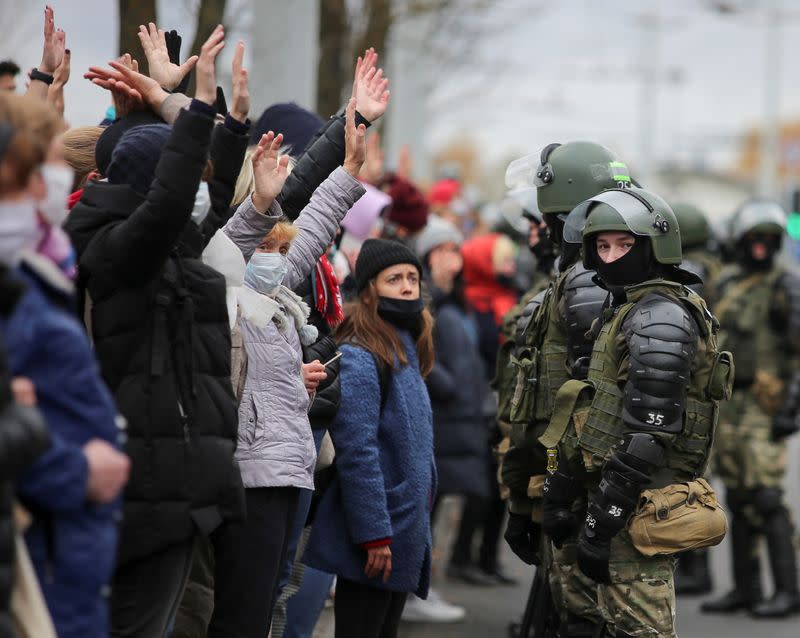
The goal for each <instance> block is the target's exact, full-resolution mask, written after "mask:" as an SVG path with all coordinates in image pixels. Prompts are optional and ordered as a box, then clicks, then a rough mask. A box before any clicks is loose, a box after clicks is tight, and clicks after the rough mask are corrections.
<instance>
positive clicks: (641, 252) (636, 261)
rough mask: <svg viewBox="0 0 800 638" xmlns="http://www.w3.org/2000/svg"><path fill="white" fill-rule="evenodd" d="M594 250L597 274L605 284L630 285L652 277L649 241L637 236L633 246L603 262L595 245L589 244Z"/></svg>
mask: <svg viewBox="0 0 800 638" xmlns="http://www.w3.org/2000/svg"><path fill="white" fill-rule="evenodd" d="M590 246H591V250H592V252H594V261H595V264H596V265H597V274H598V275H599V276H600V279H602V280H603V282H604V283H605V284H606V285H607V286H632V285H634V284H638V283H641V282H643V281H647V280H648V279H652V277H653V263H652V260H651V259H650V242H649V241H647V239H645V238H641V237H637V238H636V242H635V243H634V244H633V247H632V248H631V249H630V250H629V251H628V252H627V253H625V254H624V255H623V256H622V257H620V258H619V259H617V260H615V261H612V262H611V263H608V264H607V263H605V262H604V261H603V260H602V259H600V255H598V254H597V246H596V244H594V243H591V244H590Z"/></svg>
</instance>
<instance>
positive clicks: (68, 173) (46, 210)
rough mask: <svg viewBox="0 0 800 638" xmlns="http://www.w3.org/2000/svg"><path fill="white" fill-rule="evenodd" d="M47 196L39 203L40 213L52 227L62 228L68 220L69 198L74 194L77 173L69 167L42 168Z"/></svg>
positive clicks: (45, 166)
mask: <svg viewBox="0 0 800 638" xmlns="http://www.w3.org/2000/svg"><path fill="white" fill-rule="evenodd" d="M42 178H43V179H44V184H45V186H46V187H47V196H46V197H45V198H44V199H43V200H42V201H41V202H39V212H40V213H41V214H42V217H44V218H45V219H46V220H47V222H48V223H49V224H50V225H51V226H61V224H63V223H64V220H65V219H66V218H67V212H68V211H67V198H68V197H69V194H70V193H71V192H72V182H73V180H74V179H75V171H73V170H72V169H71V168H69V167H68V166H53V165H49V164H45V165H44V166H42Z"/></svg>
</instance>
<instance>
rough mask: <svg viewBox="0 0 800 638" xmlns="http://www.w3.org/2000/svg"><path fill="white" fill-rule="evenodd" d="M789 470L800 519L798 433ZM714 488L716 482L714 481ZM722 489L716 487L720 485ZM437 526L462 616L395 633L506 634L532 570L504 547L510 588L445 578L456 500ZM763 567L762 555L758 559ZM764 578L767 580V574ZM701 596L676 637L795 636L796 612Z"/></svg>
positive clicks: (684, 614) (438, 578)
mask: <svg viewBox="0 0 800 638" xmlns="http://www.w3.org/2000/svg"><path fill="white" fill-rule="evenodd" d="M789 458H790V459H791V463H790V465H791V470H790V472H789V476H788V477H787V482H786V484H787V490H788V502H789V505H790V507H791V508H792V511H793V513H794V517H795V520H796V521H797V520H798V519H800V464H798V463H797V461H798V459H800V437H795V440H794V441H792V445H791V447H790V455H789ZM715 487H717V488H719V486H717V485H715ZM720 492H721V490H720ZM440 516H441V518H440V520H439V522H438V523H437V527H438V528H439V529H441V530H442V531H441V532H440V533H439V534H437V538H436V539H435V544H436V546H437V549H436V551H435V556H434V584H435V586H436V587H437V589H438V590H439V591H440V593H441V594H442V595H443V597H444V598H445V599H446V600H448V601H449V602H452V603H456V604H459V605H462V606H464V607H465V608H466V609H467V618H466V620H465V621H464V622H460V623H455V624H452V625H444V624H421V623H413V624H412V623H404V624H403V626H402V629H401V632H400V638H456V637H458V638H505V636H506V635H507V633H506V631H507V626H508V623H509V622H510V621H512V620H518V619H519V616H520V615H521V613H522V609H523V607H524V604H525V599H526V596H527V593H528V587H529V586H530V580H531V578H532V573H531V571H530V568H528V567H527V566H526V565H525V564H523V563H522V562H520V561H519V560H517V558H516V557H515V556H514V555H513V554H511V552H510V551H509V550H508V549H507V548H505V547H504V550H505V551H504V558H503V560H504V563H505V565H506V566H507V568H508V569H509V571H510V572H511V573H513V574H514V575H515V576H517V577H518V579H519V581H520V583H519V584H518V585H517V586H513V587H490V588H482V587H472V586H469V585H461V584H458V583H453V582H450V581H447V580H446V579H445V578H444V577H443V576H442V575H441V574H442V572H443V570H444V559H445V557H446V554H447V550H446V549H445V548H447V547H449V544H450V540H451V539H450V536H451V534H452V530H453V528H454V527H455V524H456V522H457V517H458V503H457V502H455V501H450V502H449V503H448V501H447V500H446V501H445V503H444V506H443V507H442V513H441V515H440ZM728 551H729V549H728V546H727V541H723V543H722V545H720V547H718V548H715V549H714V551H713V553H712V570H713V573H714V580H715V583H716V586H717V590H718V591H720V592H721V591H725V590H726V589H727V588H728V587H729V586H730V582H731V581H730V566H729V565H728ZM762 567H763V568H764V570H766V560H764V561H762ZM766 575H767V574H766V571H765V579H764V582H765V583H767V582H769V580H767V578H766ZM699 605H700V599H697V598H685V599H680V600H679V601H678V612H677V613H678V620H677V628H678V634H679V636H680V638H716V637H718V636H719V637H724V638H800V616H797V617H795V618H792V619H789V620H783V621H758V622H757V621H754V620H752V619H750V618H749V617H748V616H747V615H746V614H739V615H735V616H733V617H727V616H708V615H705V614H701V613H700V612H699V609H698V607H699ZM315 636H316V637H319V638H332V636H333V618H332V612H331V611H330V610H326V612H325V614H324V615H323V618H322V619H321V622H320V626H319V627H318V631H317V632H316V633H315Z"/></svg>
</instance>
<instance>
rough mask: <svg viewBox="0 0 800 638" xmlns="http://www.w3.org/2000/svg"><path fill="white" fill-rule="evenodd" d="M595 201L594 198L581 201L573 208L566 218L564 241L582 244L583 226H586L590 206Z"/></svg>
mask: <svg viewBox="0 0 800 638" xmlns="http://www.w3.org/2000/svg"><path fill="white" fill-rule="evenodd" d="M593 203H594V199H589V200H586V201H585V202H581V203H580V204H578V205H577V206H576V207H575V208H573V209H572V211H571V212H570V214H569V215H567V218H566V219H565V220H564V235H563V238H564V241H565V242H566V243H568V244H578V245H580V244H581V242H582V241H583V228H584V226H586V215H587V214H588V212H589V208H590V207H591V206H592V204H593Z"/></svg>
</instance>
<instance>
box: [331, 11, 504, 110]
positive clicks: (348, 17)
mask: <svg viewBox="0 0 800 638" xmlns="http://www.w3.org/2000/svg"><path fill="white" fill-rule="evenodd" d="M496 2H497V0H458V1H456V0H355V1H351V2H347V1H346V0H320V29H319V45H320V47H319V48H320V61H319V67H318V68H319V73H318V77H317V110H318V111H319V112H320V113H321V114H322V115H327V114H330V113H334V112H335V111H336V110H337V109H338V108H339V107H340V106H341V104H342V98H343V93H344V92H345V91H347V90H348V88H349V86H350V81H351V76H352V71H353V66H354V64H355V58H356V56H358V55H360V54H361V53H362V52H363V51H364V50H365V49H366V48H368V47H375V50H376V51H378V53H380V54H381V59H382V60H383V63H385V61H386V59H387V58H388V56H389V55H391V52H390V51H389V42H390V41H391V38H390V35H391V31H392V27H393V26H394V25H396V24H398V23H400V22H402V21H403V20H407V19H413V18H416V17H420V16H429V17H430V18H431V19H430V20H429V21H428V24H429V33H427V34H424V36H423V38H422V39H423V40H424V41H427V43H428V45H429V46H430V47H431V49H432V50H433V51H435V54H434V55H435V57H437V59H440V56H441V55H444V56H446V57H447V58H455V57H457V56H459V55H460V54H466V51H468V50H469V47H470V46H471V45H472V44H473V43H474V41H475V38H476V37H477V36H478V35H479V31H481V30H482V29H485V25H484V24H483V23H482V21H481V20H476V19H475V17H479V16H480V14H481V13H483V12H484V11H485V10H486V9H488V8H489V7H491V6H492V5H494V4H495V3H496ZM348 8H349V9H350V10H349V11H348Z"/></svg>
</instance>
